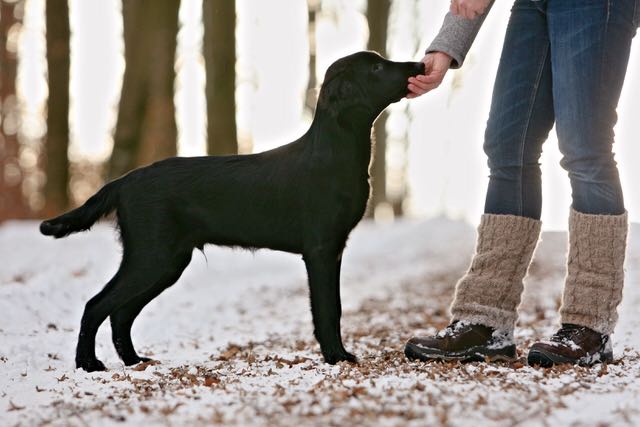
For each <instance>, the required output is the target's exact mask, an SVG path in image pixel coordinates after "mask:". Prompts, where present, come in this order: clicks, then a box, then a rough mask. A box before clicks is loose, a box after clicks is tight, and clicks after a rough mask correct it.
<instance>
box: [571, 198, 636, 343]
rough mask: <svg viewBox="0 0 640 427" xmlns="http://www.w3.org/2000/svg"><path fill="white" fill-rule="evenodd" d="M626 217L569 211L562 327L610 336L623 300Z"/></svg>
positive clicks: (623, 215) (624, 215) (625, 215)
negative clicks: (566, 324) (575, 327)
mask: <svg viewBox="0 0 640 427" xmlns="http://www.w3.org/2000/svg"><path fill="white" fill-rule="evenodd" d="M627 221H628V219H627V213H626V212H625V213H624V214H622V215H589V214H583V213H580V212H577V211H575V210H574V209H571V214H570V216H569V257H568V261H567V278H566V282H565V286H564V295H563V298H562V307H561V308H560V317H561V320H562V323H573V324H576V325H580V326H586V327H588V328H591V329H593V330H594V331H596V332H599V333H601V334H604V335H609V334H611V333H613V329H614V327H615V325H616V322H617V321H618V313H617V307H618V305H619V304H620V301H621V300H622V286H623V283H624V269H623V266H624V257H625V251H626V244H627V229H628V223H627Z"/></svg>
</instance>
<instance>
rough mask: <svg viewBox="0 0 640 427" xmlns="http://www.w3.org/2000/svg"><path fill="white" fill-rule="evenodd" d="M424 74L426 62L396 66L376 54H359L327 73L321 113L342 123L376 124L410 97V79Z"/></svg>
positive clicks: (351, 56) (319, 105) (321, 95)
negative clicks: (405, 98)
mask: <svg viewBox="0 0 640 427" xmlns="http://www.w3.org/2000/svg"><path fill="white" fill-rule="evenodd" d="M422 73H424V64H423V63H422V62H393V61H389V60H388V59H385V58H383V57H382V56H380V55H379V54H377V53H375V52H358V53H354V54H352V55H349V56H345V57H344V58H340V59H338V60H337V61H335V62H334V63H333V64H331V66H330V67H329V68H328V69H327V72H326V74H325V77H324V82H323V83H322V88H321V90H320V96H319V98H318V107H317V108H318V110H322V111H326V112H328V113H329V114H331V115H332V116H335V117H336V118H337V119H338V120H339V121H341V122H349V121H361V120H368V121H371V122H373V120H374V119H375V118H376V117H377V116H378V115H379V114H380V113H381V112H382V110H384V109H385V108H386V107H387V106H388V105H389V104H392V103H394V102H397V101H399V100H401V99H402V98H404V97H405V96H407V94H408V89H407V85H408V82H407V79H408V78H409V77H412V76H415V75H418V74H422Z"/></svg>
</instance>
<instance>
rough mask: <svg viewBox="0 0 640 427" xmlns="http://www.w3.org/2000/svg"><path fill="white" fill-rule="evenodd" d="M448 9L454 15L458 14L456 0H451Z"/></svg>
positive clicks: (458, 9)
mask: <svg viewBox="0 0 640 427" xmlns="http://www.w3.org/2000/svg"><path fill="white" fill-rule="evenodd" d="M449 11H450V12H451V13H453V14H454V15H460V8H459V5H458V0H452V1H451V6H450V7H449Z"/></svg>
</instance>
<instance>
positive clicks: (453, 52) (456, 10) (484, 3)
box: [407, 0, 494, 98]
mask: <svg viewBox="0 0 640 427" xmlns="http://www.w3.org/2000/svg"><path fill="white" fill-rule="evenodd" d="M493 2H494V0H453V1H452V2H451V10H450V12H449V13H447V15H446V16H445V18H444V23H443V24H442V28H440V32H439V33H438V35H437V36H436V38H435V39H434V40H433V42H432V43H431V45H430V46H429V47H428V48H427V50H426V55H425V56H424V58H422V62H424V64H425V74H424V75H420V76H416V77H411V78H410V79H409V91H410V93H409V95H408V96H407V98H415V97H418V96H420V95H423V94H425V93H427V92H429V91H430V90H433V89H435V88H437V87H438V86H439V85H440V83H442V80H443V79H444V76H445V74H446V73H447V71H448V70H449V68H460V67H461V66H462V64H463V63H464V59H465V58H466V56H467V52H468V51H469V49H470V48H471V45H472V44H473V41H474V40H475V38H476V36H477V34H478V31H480V27H481V26H482V24H483V22H484V19H485V18H486V16H487V14H488V13H489V10H490V9H491V6H492V5H493Z"/></svg>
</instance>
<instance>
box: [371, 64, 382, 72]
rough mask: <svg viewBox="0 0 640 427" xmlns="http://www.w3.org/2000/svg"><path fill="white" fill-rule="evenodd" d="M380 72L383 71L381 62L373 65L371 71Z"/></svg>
mask: <svg viewBox="0 0 640 427" xmlns="http://www.w3.org/2000/svg"><path fill="white" fill-rule="evenodd" d="M380 70H382V64H381V63H379V62H378V63H376V64H373V67H371V71H373V72H374V73H377V72H378V71H380Z"/></svg>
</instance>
